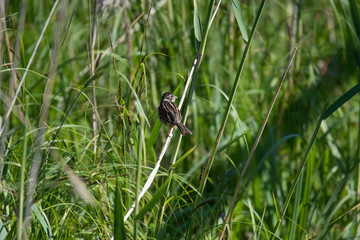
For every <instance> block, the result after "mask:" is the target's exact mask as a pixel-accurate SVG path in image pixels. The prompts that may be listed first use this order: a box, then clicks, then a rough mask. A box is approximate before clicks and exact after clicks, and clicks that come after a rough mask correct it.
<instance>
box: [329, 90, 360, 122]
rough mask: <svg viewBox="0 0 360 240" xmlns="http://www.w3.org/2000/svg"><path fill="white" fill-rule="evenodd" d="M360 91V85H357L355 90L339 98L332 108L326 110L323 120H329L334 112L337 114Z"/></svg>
mask: <svg viewBox="0 0 360 240" xmlns="http://www.w3.org/2000/svg"><path fill="white" fill-rule="evenodd" d="M359 91H360V83H358V84H356V85H355V86H354V87H353V88H351V89H350V90H349V91H347V92H346V93H345V94H344V95H342V96H341V97H339V98H338V99H337V100H336V101H335V102H334V103H333V104H331V106H330V107H329V108H328V109H326V111H325V113H324V116H323V119H326V118H328V117H329V116H330V115H331V114H333V112H335V111H336V110H337V109H338V108H340V107H341V106H342V105H344V104H345V103H346V102H347V101H349V100H350V99H351V98H352V97H353V96H355V94H357V93H358V92H359Z"/></svg>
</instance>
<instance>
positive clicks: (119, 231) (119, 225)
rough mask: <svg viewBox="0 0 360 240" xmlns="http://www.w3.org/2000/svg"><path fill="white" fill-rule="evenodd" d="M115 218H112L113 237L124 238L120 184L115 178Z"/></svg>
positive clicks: (118, 239)
mask: <svg viewBox="0 0 360 240" xmlns="http://www.w3.org/2000/svg"><path fill="white" fill-rule="evenodd" d="M114 214H115V219H114V239H115V240H120V239H126V230H125V224H124V214H123V204H122V197H121V185H120V182H119V179H116V189H115V213H114Z"/></svg>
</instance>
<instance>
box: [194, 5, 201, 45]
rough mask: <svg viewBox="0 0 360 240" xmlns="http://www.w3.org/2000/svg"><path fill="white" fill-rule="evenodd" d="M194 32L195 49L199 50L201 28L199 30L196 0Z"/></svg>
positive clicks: (199, 22) (199, 23)
mask: <svg viewBox="0 0 360 240" xmlns="http://www.w3.org/2000/svg"><path fill="white" fill-rule="evenodd" d="M194 33H195V41H196V49H197V50H198V51H199V49H200V43H201V41H202V30H201V21H200V15H199V11H198V6H197V2H196V0H194Z"/></svg>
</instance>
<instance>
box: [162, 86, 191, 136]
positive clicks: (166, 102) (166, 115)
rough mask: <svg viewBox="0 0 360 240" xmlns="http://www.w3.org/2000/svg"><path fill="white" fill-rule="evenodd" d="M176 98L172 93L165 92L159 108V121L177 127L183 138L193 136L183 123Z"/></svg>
mask: <svg viewBox="0 0 360 240" xmlns="http://www.w3.org/2000/svg"><path fill="white" fill-rule="evenodd" d="M176 98H177V97H176V96H175V95H174V94H173V93H171V92H165V93H164V94H163V95H162V97H161V102H160V106H159V107H158V117H159V120H160V122H162V123H164V124H166V125H170V126H171V127H173V126H175V125H176V126H177V127H178V128H179V130H180V133H181V135H183V136H185V135H187V134H189V135H191V134H192V132H191V131H190V130H189V129H188V128H187V127H185V125H184V124H182V122H181V113H180V110H179V108H178V107H177V106H176V104H175V103H174V102H175V99H176Z"/></svg>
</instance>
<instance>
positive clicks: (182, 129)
mask: <svg viewBox="0 0 360 240" xmlns="http://www.w3.org/2000/svg"><path fill="white" fill-rule="evenodd" d="M176 126H177V127H178V128H179V130H180V133H181V135H183V136H185V135H187V134H189V135H191V134H192V132H191V131H190V130H189V129H188V128H187V127H185V125H184V124H182V123H181V122H179V123H176Z"/></svg>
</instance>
